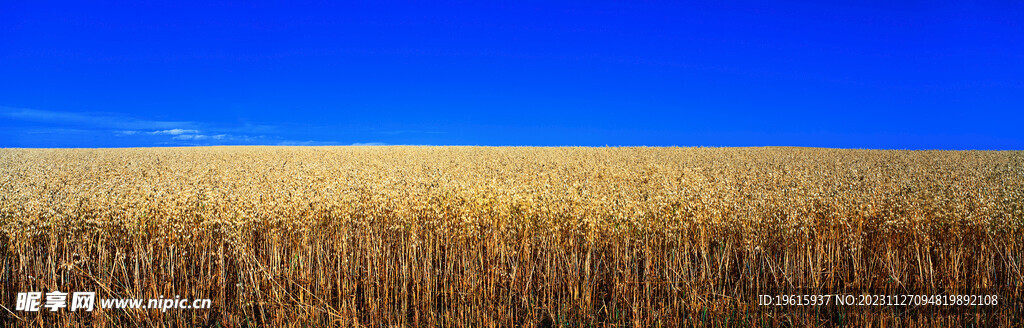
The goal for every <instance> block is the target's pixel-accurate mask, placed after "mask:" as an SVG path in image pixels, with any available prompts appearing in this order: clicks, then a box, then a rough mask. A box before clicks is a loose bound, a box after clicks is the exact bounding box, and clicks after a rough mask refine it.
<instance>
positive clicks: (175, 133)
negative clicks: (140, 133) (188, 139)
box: [149, 129, 199, 136]
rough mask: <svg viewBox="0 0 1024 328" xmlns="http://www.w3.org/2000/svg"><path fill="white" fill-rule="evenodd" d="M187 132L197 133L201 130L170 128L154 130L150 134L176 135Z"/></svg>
mask: <svg viewBox="0 0 1024 328" xmlns="http://www.w3.org/2000/svg"><path fill="white" fill-rule="evenodd" d="M186 133H192V134H195V133H199V130H188V129H170V130H160V131H153V132H150V133H149V134H169V135H174V136H176V135H181V134H186Z"/></svg>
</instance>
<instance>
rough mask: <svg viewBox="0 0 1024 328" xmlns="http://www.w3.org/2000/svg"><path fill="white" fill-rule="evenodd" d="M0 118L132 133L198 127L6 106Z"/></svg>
mask: <svg viewBox="0 0 1024 328" xmlns="http://www.w3.org/2000/svg"><path fill="white" fill-rule="evenodd" d="M0 116H2V117H5V118H8V119H13V120H19V121H29V122H36V123H44V124H53V125H74V126H79V127H90V128H103V129H116V130H132V131H134V130H165V129H190V128H194V127H196V125H197V124H196V123H195V122H190V121H159V120H147V119H139V118H135V117H130V116H125V115H117V114H110V113H71V112H58V111H49V110H39V109H28V108H12V107H4V106H0Z"/></svg>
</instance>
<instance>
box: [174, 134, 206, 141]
mask: <svg viewBox="0 0 1024 328" xmlns="http://www.w3.org/2000/svg"><path fill="white" fill-rule="evenodd" d="M206 138H209V136H207V135H203V134H182V135H176V136H174V138H171V139H174V140H204V139H206Z"/></svg>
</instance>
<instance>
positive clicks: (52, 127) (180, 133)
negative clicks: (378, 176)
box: [0, 106, 383, 147]
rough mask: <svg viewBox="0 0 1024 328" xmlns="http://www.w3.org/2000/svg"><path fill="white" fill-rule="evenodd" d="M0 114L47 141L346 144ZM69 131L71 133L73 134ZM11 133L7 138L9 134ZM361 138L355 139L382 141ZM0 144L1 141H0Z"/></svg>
mask: <svg viewBox="0 0 1024 328" xmlns="http://www.w3.org/2000/svg"><path fill="white" fill-rule="evenodd" d="M0 120H11V121H17V122H20V124H22V125H23V127H21V129H20V130H19V131H20V132H16V131H7V132H9V133H12V135H18V134H19V133H20V134H23V135H24V134H33V135H49V136H47V137H45V138H44V137H34V138H35V139H33V140H47V143H46V144H44V145H46V147H50V146H52V145H58V146H67V145H78V144H80V143H79V140H93V142H95V141H96V140H100V141H103V140H106V141H105V142H106V144H112V145H119V146H125V145H128V146H216V145H275V144H276V145H292V146H328V145H347V144H349V143H347V142H338V141H323V140H305V141H302V140H289V139H290V138H286V137H282V136H280V135H278V133H280V132H282V131H281V130H280V128H279V127H278V126H274V125H268V124H255V123H250V122H241V123H239V124H237V125H229V124H224V123H217V124H214V123H207V122H198V121H161V120H151V119H146V118H139V117H132V116H128V115H121V114H111V113H77V112H60V111H49V110H37V109H26V108H13V107H4V106H0ZM72 135H73V137H72ZM9 139H10V138H9ZM382 144H383V143H377V142H366V143H356V144H355V145H382ZM2 146H4V145H3V144H2V143H0V147H2Z"/></svg>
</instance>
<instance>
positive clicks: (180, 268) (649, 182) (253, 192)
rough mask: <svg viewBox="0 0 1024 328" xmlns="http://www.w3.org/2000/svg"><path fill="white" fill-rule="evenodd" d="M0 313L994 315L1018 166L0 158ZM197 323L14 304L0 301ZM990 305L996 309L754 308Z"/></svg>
mask: <svg viewBox="0 0 1024 328" xmlns="http://www.w3.org/2000/svg"><path fill="white" fill-rule="evenodd" d="M0 228H2V231H0V254H2V256H0V284H2V286H0V287H2V288H0V323H3V324H5V325H18V326H78V325H96V326H138V325H149V324H151V323H157V324H162V325H169V326H196V325H218V324H219V325H223V326H253V325H260V326H289V325H295V326H323V325H339V326H372V327H381V326H417V327H434V326H445V327H459V326H467V327H499V326H500V327H511V326H525V327H531V326H540V327H550V326H560V327H561V326H567V327H605V326H616V327H621V326H630V327H659V326H665V327H678V326H686V325H711V324H714V325H757V326H761V325H773V326H774V325H797V326H805V325H831V324H841V323H879V324H898V325H910V326H919V325H970V324H975V325H981V326H1019V325H1022V322H1021V320H1024V319H1021V316H1020V313H1024V308H1022V305H1021V304H1022V303H1021V302H1020V300H1021V297H1020V296H1021V295H1024V276H1022V269H1024V268H1022V265H1024V152H976V151H971V152H954V151H948V152H947V151H876V150H833V149H803V148H500V147H499V148H489V147H208V148H149V149H74V150H68V149H63V150H61V149H52V150H51V149H0ZM53 290H59V291H95V292H96V293H97V295H98V297H99V298H140V299H149V298H170V297H181V298H189V299H196V298H209V299H211V300H212V302H213V307H212V308H211V309H173V310H168V311H166V312H164V311H160V310H154V309H132V310H123V309H97V310H96V311H92V312H81V311H79V312H70V311H68V309H63V310H61V311H56V312H50V311H48V310H45V309H44V310H43V311H40V312H26V311H16V310H15V309H14V304H15V302H16V299H15V298H16V294H17V293H20V292H32V291H42V292H46V291H53ZM836 293H848V294H857V295H860V294H863V293H870V294H885V295H900V294H924V295H939V294H971V295H973V294H980V295H990V294H995V295H999V296H1000V301H1001V302H1000V304H999V305H996V306H918V307H910V306H876V307H864V306H860V307H858V306H836V305H834V304H832V305H828V306H804V307H796V306H789V307H786V306H783V307H777V306H761V305H758V295H762V294H767V295H781V294H836Z"/></svg>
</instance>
